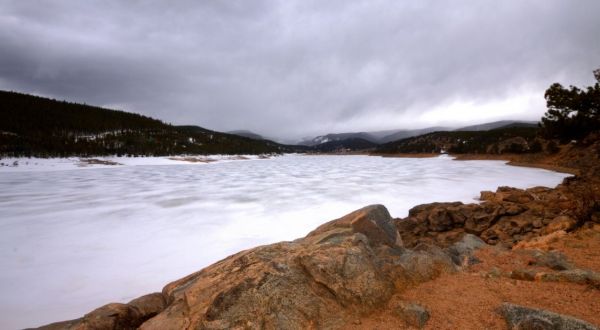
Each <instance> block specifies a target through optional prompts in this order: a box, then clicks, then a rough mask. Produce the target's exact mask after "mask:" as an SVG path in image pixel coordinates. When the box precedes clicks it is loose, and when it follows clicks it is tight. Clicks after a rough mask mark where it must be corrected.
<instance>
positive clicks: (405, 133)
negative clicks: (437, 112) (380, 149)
mask: <svg viewBox="0 0 600 330" xmlns="http://www.w3.org/2000/svg"><path fill="white" fill-rule="evenodd" d="M447 130H449V128H447V127H439V126H437V127H427V128H422V129H413V130H398V131H396V132H394V133H392V134H389V135H386V136H383V137H382V138H380V139H379V143H388V142H392V141H396V140H400V139H406V138H409V137H412V136H418V135H423V134H427V133H431V132H437V131H447Z"/></svg>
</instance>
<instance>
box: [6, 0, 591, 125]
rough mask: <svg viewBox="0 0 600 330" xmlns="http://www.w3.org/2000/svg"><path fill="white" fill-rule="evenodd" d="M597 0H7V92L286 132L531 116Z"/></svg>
mask: <svg viewBox="0 0 600 330" xmlns="http://www.w3.org/2000/svg"><path fill="white" fill-rule="evenodd" d="M598 12H600V2H598V1H593V0H589V1H568V0H564V1H474V0H473V1H452V2H449V1H444V2H442V1H412V2H408V1H373V0H368V1H352V2H351V1H189V2H184V1H177V2H167V1H160V2H159V1H75V0H72V1H59V0H56V1H35V2H33V1H19V0H15V1H2V2H0V88H2V89H10V90H18V91H23V92H28V93H35V94H40V95H47V96H52V97H55V98H60V99H68V100H73V101H78V102H86V103H88V104H97V105H104V106H111V107H117V108H122V109H124V110H128V111H135V112H139V113H143V114H147V115H151V116H154V117H158V118H161V119H163V120H165V121H167V122H172V123H178V124H184V123H185V124H197V125H201V126H205V127H208V128H213V129H218V130H232V129H240V128H244V129H250V130H254V131H257V132H259V133H262V134H265V135H270V136H275V137H300V136H302V135H311V134H316V133H325V132H330V131H353V130H355V131H356V130H377V129H390V128H401V127H412V126H427V125H438V124H453V123H463V122H464V123H466V122H473V121H485V120H495V119H503V118H522V119H536V118H538V117H539V116H540V115H541V114H542V113H543V111H544V100H543V91H544V90H545V88H546V87H547V86H548V85H549V84H550V83H552V82H554V81H560V82H562V83H565V84H581V85H585V84H590V83H591V81H592V75H591V70H592V69H594V68H595V67H598V66H600V38H598V36H597V34H598V31H600V20H598V19H597V13H598Z"/></svg>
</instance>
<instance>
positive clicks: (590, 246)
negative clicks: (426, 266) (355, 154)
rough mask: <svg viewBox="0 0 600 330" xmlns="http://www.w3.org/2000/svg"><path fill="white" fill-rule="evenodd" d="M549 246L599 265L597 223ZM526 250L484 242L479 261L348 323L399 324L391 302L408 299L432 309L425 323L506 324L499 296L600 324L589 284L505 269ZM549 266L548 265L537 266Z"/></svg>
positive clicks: (523, 258)
mask: <svg viewBox="0 0 600 330" xmlns="http://www.w3.org/2000/svg"><path fill="white" fill-rule="evenodd" d="M549 249H551V250H558V251H561V252H562V253H564V254H565V255H566V256H567V258H568V260H569V261H570V262H572V263H573V264H575V266H577V267H580V268H584V269H590V270H593V271H600V226H596V227H595V228H587V229H582V230H579V231H577V232H574V233H570V234H569V235H567V236H565V237H563V238H562V239H560V240H558V241H556V242H552V243H550V246H549ZM529 252H530V251H527V250H501V249H499V248H496V247H488V248H485V249H482V250H480V251H478V252H477V253H476V257H477V258H478V259H479V260H480V261H481V263H479V264H476V265H473V266H471V267H470V268H469V269H467V270H466V271H464V272H459V273H457V274H445V275H443V276H441V277H439V278H437V279H435V280H433V281H429V282H425V283H422V284H420V285H417V286H415V287H413V288H411V289H409V290H407V291H404V292H402V293H399V294H396V295H395V296H394V297H393V298H392V299H391V300H390V302H389V303H388V307H387V308H385V309H384V310H383V311H382V312H380V313H376V314H373V315H369V316H365V317H362V318H357V320H355V321H354V322H352V323H351V324H348V325H347V327H348V328H351V329H402V328H407V327H405V326H404V323H403V322H402V320H401V319H400V318H399V317H397V316H396V315H395V314H394V309H395V308H394V306H396V305H398V304H399V302H400V301H409V302H414V303H417V304H419V305H421V306H423V307H425V308H426V309H427V310H428V311H429V312H430V315H431V318H430V319H429V321H428V322H427V324H426V326H425V329H506V323H505V321H504V320H503V318H502V317H501V316H500V315H499V314H498V313H497V312H496V309H497V308H498V307H499V306H500V305H501V304H502V303H503V302H510V303H514V304H519V305H524V306H528V307H534V308H542V309H545V310H549V311H552V312H556V313H560V314H566V315H570V316H573V317H576V318H580V319H582V320H585V321H588V322H590V323H592V324H595V325H600V290H598V289H597V288H593V287H590V286H588V285H581V284H574V283H562V282H539V281H520V280H515V279H511V278H509V277H508V276H506V273H507V272H509V271H512V270H516V269H523V268H526V267H527V268H528V269H536V268H535V267H531V266H528V263H529V261H530V260H531V257H530V253H529ZM538 268H539V269H540V270H546V271H548V268H543V267H538Z"/></svg>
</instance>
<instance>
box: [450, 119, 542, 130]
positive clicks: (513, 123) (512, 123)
mask: <svg viewBox="0 0 600 330" xmlns="http://www.w3.org/2000/svg"><path fill="white" fill-rule="evenodd" d="M538 123H539V122H537V121H519V120H499V121H494V122H491V123H484V124H478V125H471V126H465V127H461V128H457V129H455V130H454V131H489V130H492V129H497V128H508V127H537V125H538Z"/></svg>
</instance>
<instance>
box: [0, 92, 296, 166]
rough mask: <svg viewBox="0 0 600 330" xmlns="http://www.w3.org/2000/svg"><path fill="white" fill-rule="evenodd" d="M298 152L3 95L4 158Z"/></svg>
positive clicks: (0, 148)
mask: <svg viewBox="0 0 600 330" xmlns="http://www.w3.org/2000/svg"><path fill="white" fill-rule="evenodd" d="M292 151H296V150H295V149H294V148H293V147H290V146H283V145H280V144H277V143H275V142H272V141H258V140H253V139H250V138H245V137H241V136H237V135H233V134H225V133H220V132H215V131H211V130H207V129H204V128H201V127H197V126H179V127H178V126H172V125H169V124H166V123H164V122H162V121H160V120H156V119H153V118H149V117H146V116H142V115H139V114H133V113H128V112H124V111H116V110H109V109H103V108H100V107H94V106H88V105H82V104H76V103H69V102H65V101H57V100H52V99H48V98H43V97H37V96H31V95H26V94H20V93H15V92H6V91H0V155H4V156H38V157H51V156H54V157H56V156H94V155H145V156H163V155H174V154H259V153H279V152H292Z"/></svg>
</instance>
